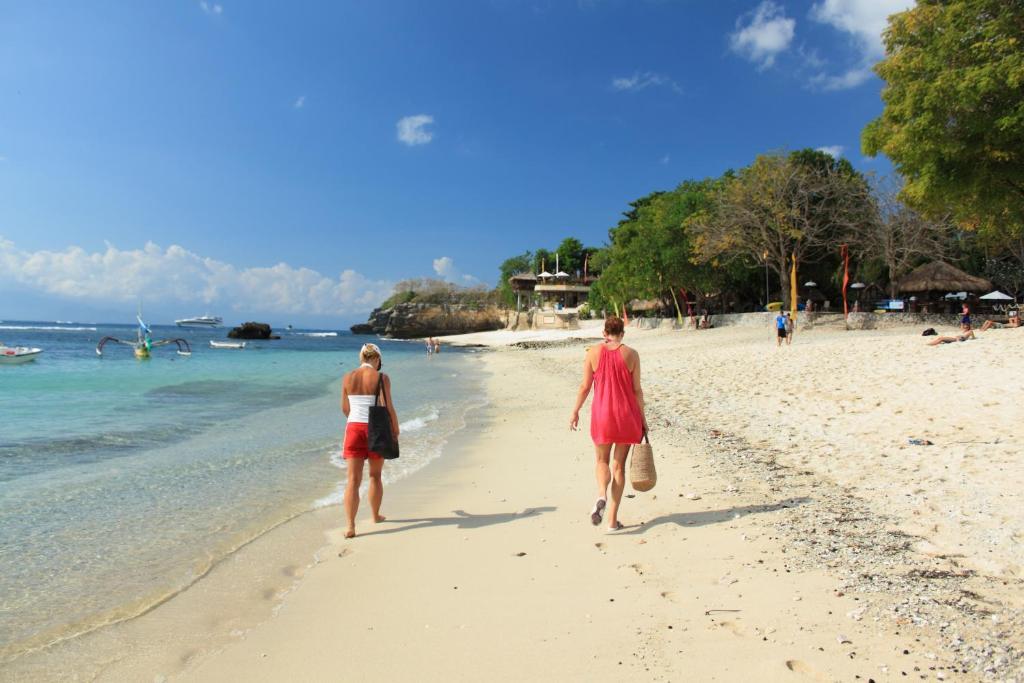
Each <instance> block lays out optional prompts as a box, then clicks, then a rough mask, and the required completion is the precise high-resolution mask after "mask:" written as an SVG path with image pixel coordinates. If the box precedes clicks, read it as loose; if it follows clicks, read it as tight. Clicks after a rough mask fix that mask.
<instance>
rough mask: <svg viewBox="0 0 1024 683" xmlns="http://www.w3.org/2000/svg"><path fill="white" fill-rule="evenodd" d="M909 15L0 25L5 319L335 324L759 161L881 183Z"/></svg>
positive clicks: (162, 16)
mask: <svg viewBox="0 0 1024 683" xmlns="http://www.w3.org/2000/svg"><path fill="white" fill-rule="evenodd" d="M911 1H912V0H820V1H818V2H813V1H810V0H807V1H799V2H798V1H785V0H779V1H777V2H770V1H769V2H747V1H743V2H740V1H732V0H719V1H715V2H711V1H703V0H701V1H698V0H678V1H674V2H673V1H671V0H651V1H644V0H589V1H584V0H580V1H566V2H556V1H554V0H532V1H530V0H527V1H522V2H520V1H515V0H492V1H490V2H485V1H483V0H475V1H469V0H467V1H464V2H441V1H438V2H421V1H420V2H403V1H398V0H394V1H388V2H322V3H320V2H316V3H314V2H296V3H281V2H257V1H254V0H245V1H244V2H243V1H236V0H219V1H217V2H214V1H213V0H205V2H199V1H192V0H179V1H177V2H160V3H125V2H93V3H80V2H66V3H62V2H52V3H22V2H6V1H0V293H5V292H6V293H8V296H5V297H4V303H3V304H0V319H3V318H7V319H11V318H26V317H28V318H37V319H46V318H50V317H58V316H59V317H62V318H67V317H72V318H74V317H76V316H75V313H76V312H77V313H80V314H81V315H80V316H77V317H90V316H93V317H95V316H100V315H113V316H118V318H120V317H124V318H130V317H131V312H132V311H133V310H134V303H133V302H134V301H135V300H136V298H137V296H139V295H140V294H141V295H142V296H143V298H144V299H145V300H146V301H147V307H148V308H149V309H150V310H152V311H154V314H153V315H154V317H156V318H163V319H167V320H169V319H171V318H173V317H179V316H183V315H193V314H197V313H201V312H206V311H210V312H214V313H220V314H221V315H224V316H225V317H226V318H228V319H230V320H237V319H241V318H254V317H255V318H260V317H261V316H262V318H263V319H269V320H272V321H277V322H282V323H283V322H299V323H301V322H307V323H309V324H320V325H330V324H332V323H333V324H334V325H342V324H345V323H348V322H351V321H353V320H355V319H359V318H361V317H363V315H364V314H365V313H366V312H367V311H368V310H369V308H371V307H372V305H373V303H376V302H377V301H379V299H380V298H381V297H382V295H383V294H386V292H387V291H388V290H389V288H390V286H391V284H392V283H393V282H394V281H396V280H399V279H402V278H405V277H412V276H433V275H440V276H443V277H446V278H449V279H452V280H453V281H457V282H473V281H475V280H477V279H478V280H481V281H484V282H486V283H488V284H492V285H493V284H494V281H495V279H496V275H497V266H498V264H499V263H500V262H501V261H502V260H504V258H506V257H508V256H510V255H513V254H516V253H520V252H522V251H524V250H526V249H534V248H537V247H548V248H553V247H554V246H556V245H557V242H558V241H559V240H560V239H561V238H562V237H565V236H569V235H572V236H575V237H578V238H579V239H581V240H583V241H584V243H587V244H591V245H600V244H602V243H603V242H604V240H605V238H606V236H607V230H608V228H609V227H610V226H612V225H614V224H615V222H616V220H617V219H618V215H619V212H620V211H622V210H623V209H624V208H625V207H626V205H627V203H628V202H629V201H630V200H632V199H635V198H636V197H639V196H642V195H644V194H647V193H648V192H650V191H653V190H656V189H667V188H670V187H673V186H674V185H676V184H677V183H678V182H680V181H681V180H684V179H687V178H702V177H706V176H711V175H718V174H720V173H721V172H722V171H724V170H725V169H727V168H730V167H739V166H743V165H745V164H747V163H749V162H750V161H752V160H753V158H754V156H755V155H756V154H758V153H761V152H766V151H770V150H775V149H795V148H801V147H815V148H819V147H828V148H832V149H834V150H841V151H842V153H843V154H844V155H845V156H847V157H848V158H849V159H850V160H851V161H852V162H853V163H854V165H855V166H857V167H859V168H862V169H864V170H875V171H880V172H887V171H888V168H889V166H888V164H887V163H886V162H885V161H884V160H881V159H876V160H866V159H863V158H862V156H861V154H860V151H859V143H858V140H859V135H860V131H861V129H862V128H863V126H864V124H865V123H867V122H868V121H869V120H870V119H871V118H873V117H875V116H877V115H878V113H879V112H880V111H881V101H880V99H879V92H880V88H881V82H880V81H879V80H878V79H877V78H876V77H874V76H873V75H870V72H869V71H868V68H869V67H870V65H871V63H873V62H874V61H877V59H879V58H880V57H881V55H882V53H881V47H880V45H881V44H880V41H879V39H878V34H879V32H880V30H881V28H882V27H883V26H884V18H885V16H886V15H887V14H888V13H889V12H893V11H899V10H901V9H904V8H905V7H906V6H908V5H909V4H910V2H911ZM11 293H15V294H16V295H17V296H10V294H11ZM12 302H13V303H12ZM122 310H123V311H124V313H123V314H122V313H121V311H122Z"/></svg>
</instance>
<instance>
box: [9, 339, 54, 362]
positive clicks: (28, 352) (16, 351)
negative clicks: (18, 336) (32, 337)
mask: <svg viewBox="0 0 1024 683" xmlns="http://www.w3.org/2000/svg"><path fill="white" fill-rule="evenodd" d="M42 352H43V350H42V349H33V348H29V347H27V346H5V345H4V344H3V343H2V342H0V365H19V364H21V363H28V362H30V361H34V360H35V359H36V358H37V357H38V356H39V354H41V353H42Z"/></svg>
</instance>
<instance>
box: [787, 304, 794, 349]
mask: <svg viewBox="0 0 1024 683" xmlns="http://www.w3.org/2000/svg"><path fill="white" fill-rule="evenodd" d="M785 316H786V346H789V345H791V344H792V343H793V331H794V330H795V329H796V321H795V320H793V317H792V316H791V315H790V314H789V311H786V313H785Z"/></svg>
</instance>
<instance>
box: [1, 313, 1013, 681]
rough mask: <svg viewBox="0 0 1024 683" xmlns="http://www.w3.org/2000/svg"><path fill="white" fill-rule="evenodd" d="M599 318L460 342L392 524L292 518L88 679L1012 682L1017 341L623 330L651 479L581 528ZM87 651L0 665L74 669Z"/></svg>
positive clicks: (321, 515)
mask: <svg viewBox="0 0 1024 683" xmlns="http://www.w3.org/2000/svg"><path fill="white" fill-rule="evenodd" d="M595 332H596V330H595V329H593V328H587V329H584V330H582V331H575V332H573V333H558V334H546V335H545V334H536V335H532V336H531V337H529V338H528V336H527V335H517V334H512V333H506V332H498V333H487V334H481V335H473V336H469V335H467V336H466V338H463V339H459V340H458V341H459V342H461V343H471V344H483V345H493V346H495V347H496V348H495V349H494V350H493V351H490V352H487V353H481V354H477V356H476V358H474V359H473V360H472V361H471V362H472V363H474V364H476V363H477V362H479V371H480V372H483V373H486V375H487V381H486V392H487V399H488V403H487V405H486V406H485V407H484V408H481V409H479V410H477V411H475V412H473V413H471V416H470V419H469V420H468V423H469V424H468V426H467V428H466V429H465V430H464V431H463V432H461V433H460V434H459V436H458V438H457V439H456V440H455V441H454V442H453V443H451V444H450V445H449V447H448V449H447V451H446V453H445V455H444V456H443V457H442V458H441V459H439V460H438V461H436V462H434V463H432V464H430V465H429V466H427V467H426V468H425V469H424V470H422V471H421V472H419V473H417V474H415V475H414V476H412V477H410V478H409V479H406V480H404V481H401V482H399V483H398V484H397V485H395V486H392V487H390V488H388V490H387V492H386V496H385V503H384V512H385V514H386V515H387V516H388V518H389V519H388V521H387V522H385V523H382V524H379V525H372V524H370V522H369V520H368V518H367V512H366V510H365V509H364V510H361V511H360V516H361V524H360V527H359V532H360V535H359V536H358V537H357V538H356V539H354V540H350V541H345V540H344V539H342V538H341V533H340V532H341V522H340V519H341V512H340V510H339V509H338V508H337V507H334V506H332V507H329V508H325V509H323V510H318V511H316V512H314V513H310V514H307V515H303V516H300V517H299V518H296V519H294V520H292V521H290V522H288V523H286V524H283V525H282V526H280V527H279V528H278V529H275V530H274V531H273V532H271V533H269V534H267V535H266V536H264V537H261V538H260V539H258V540H257V541H256V542H254V543H252V544H251V545H250V546H248V547H246V548H244V549H243V550H242V551H241V552H239V553H237V554H236V555H235V556H234V557H233V558H232V559H231V560H230V561H229V562H225V563H223V564H222V565H221V566H219V567H217V568H216V570H215V571H213V572H211V574H210V575H209V576H208V577H207V578H205V579H203V580H202V581H200V582H199V583H197V584H196V586H194V587H193V588H192V589H189V590H188V591H186V592H185V593H183V594H182V595H180V596H178V597H176V598H174V599H172V600H170V601H169V602H167V603H165V604H164V605H161V606H159V607H157V608H156V609H154V610H153V611H151V612H150V613H148V614H146V615H144V616H142V617H140V618H138V619H135V620H133V621H132V622H131V623H128V624H124V625H121V626H120V627H118V629H116V630H115V629H108V630H107V632H106V633H101V634H95V635H94V636H91V639H92V640H91V643H92V646H102V647H106V648H108V649H109V651H110V652H111V653H112V654H111V657H110V661H109V663H108V664H107V665H106V666H104V667H103V668H102V669H101V670H99V671H94V672H89V674H88V675H85V676H83V677H85V678H95V679H96V680H166V679H170V680H188V681H222V680H259V681H285V680H308V681H328V680H381V679H392V680H452V679H454V680H479V679H482V678H487V679H492V680H521V679H524V678H532V679H537V680H552V681H555V680H575V679H582V678H584V677H586V678H589V679H596V680H663V681H680V680H695V681H704V680H716V681H751V680H758V681H789V680H817V681H831V680H851V681H852V680H861V681H868V680H872V679H873V680H877V681H883V680H909V679H913V680H985V679H991V680H1004V681H1012V680H1022V679H1024V678H1022V677H1024V670H1022V665H1024V664H1022V659H1021V651H1022V650H1024V626H1022V608H1024V590H1022V588H1024V587H1022V583H1021V578H1022V577H1021V572H1022V569H1021V568H1022V566H1024V562H1022V559H1024V555H1022V552H1021V549H1020V544H1019V541H1020V540H1021V538H1022V534H1024V520H1022V517H1021V515H1020V512H1019V509H1020V502H1019V492H1020V490H1021V484H1022V478H1024V463H1022V462H1021V459H1020V450H1019V448H1018V447H1016V445H1015V442H1014V438H1013V437H1014V431H1015V430H1016V428H1018V427H1019V425H1021V424H1022V423H1024V402H1022V401H1021V400H1020V399H1021V397H1020V390H1019V388H1018V387H1017V386H1016V383H1014V382H1013V379H1012V378H1014V377H1016V376H1019V374H1020V373H1021V372H1024V360H1022V359H1021V357H1020V355H1019V353H1017V350H1018V349H1019V346H1020V344H1021V342H1022V341H1024V331H1022V330H998V331H991V332H988V333H985V334H984V335H981V336H980V338H979V340H977V341H972V342H969V343H964V344H951V345H946V346H941V347H937V348H930V347H926V346H925V345H924V343H925V340H924V339H922V338H921V337H920V336H918V334H919V332H918V331H917V330H913V329H909V328H899V329H893V330H884V331H859V332H846V331H845V330H841V329H834V328H829V327H825V328H818V329H813V330H810V331H807V332H803V331H798V333H797V336H796V338H795V340H794V343H793V345H792V346H791V347H783V348H781V349H777V348H775V344H774V340H773V339H772V337H771V334H770V332H771V330H769V329H767V328H765V329H759V328H725V329H713V330H706V331H699V332H698V331H693V330H686V331H674V330H653V331H645V330H636V329H632V328H631V329H629V330H628V332H627V337H626V342H627V343H630V344H632V345H634V346H635V348H637V349H638V350H639V351H640V354H641V358H642V363H643V373H644V385H645V388H646V392H647V399H648V406H649V417H650V421H651V424H652V440H653V443H654V445H655V453H656V457H657V459H658V460H657V462H658V467H659V483H658V486H657V487H656V488H655V489H654V490H653V491H651V492H650V493H645V494H639V493H635V492H633V491H632V490H630V489H628V488H627V495H629V498H627V499H626V500H624V503H623V508H622V511H621V519H622V520H623V522H624V523H625V524H626V525H627V528H626V529H624V530H623V531H621V532H618V533H608V532H606V531H605V530H604V529H603V528H595V527H593V526H591V524H590V521H589V518H588V512H589V508H590V505H591V504H592V502H593V497H594V494H593V488H594V484H593V473H592V471H593V448H592V445H591V443H590V441H589V437H588V431H587V429H588V420H587V414H586V413H587V411H586V410H585V411H584V413H583V421H582V424H581V431H580V432H576V433H573V432H570V431H568V429H567V423H568V418H569V411H570V409H571V404H572V400H573V396H574V392H575V389H576V386H577V383H578V371H579V366H580V365H581V363H582V356H583V349H584V347H585V344H586V343H589V342H586V341H574V340H573V339H572V338H573V337H593V336H594V335H595ZM940 332H941V331H940ZM519 341H529V342H531V344H532V345H534V346H539V348H527V349H522V348H508V347H507V345H508V344H509V343H515V342H519ZM545 344H551V345H550V346H545ZM468 362H469V361H468ZM474 367H476V366H475V365H474ZM910 438H918V439H927V440H929V441H931V442H933V445H931V446H912V445H910V444H909V443H908V439H910ZM88 646H90V645H89V643H88V642H86V643H84V644H83V643H79V644H77V645H73V646H67V647H65V648H64V652H63V653H62V654H63V655H64V659H63V660H62V661H63V662H65V664H63V665H61V664H55V663H54V662H56V661H57V660H56V659H54V658H53V657H50V656H49V655H47V654H46V653H43V654H42V655H40V656H37V657H34V658H26V660H25V661H22V662H21V663H20V664H18V665H17V666H15V667H12V668H11V669H9V671H10V672H12V673H13V674H14V675H13V678H15V679H25V680H30V679H36V678H46V677H64V678H72V677H73V674H74V673H75V672H74V671H73V670H68V669H64V668H62V666H67V665H68V664H67V663H70V662H73V661H74V658H73V657H72V656H70V655H72V654H73V652H71V651H72V650H73V649H74V648H75V647H88ZM48 657H50V658H49V659H48ZM16 664H17V663H16ZM79 673H81V672H79Z"/></svg>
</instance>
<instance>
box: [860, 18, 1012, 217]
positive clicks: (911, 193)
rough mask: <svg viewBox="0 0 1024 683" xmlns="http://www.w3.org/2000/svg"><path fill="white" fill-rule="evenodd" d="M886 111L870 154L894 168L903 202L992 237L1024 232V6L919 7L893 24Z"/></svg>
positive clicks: (882, 69) (885, 75) (870, 133)
mask: <svg viewBox="0 0 1024 683" xmlns="http://www.w3.org/2000/svg"><path fill="white" fill-rule="evenodd" d="M885 44H886V52H887V55H888V56H887V57H886V58H885V59H884V60H883V61H882V62H879V64H878V65H877V66H876V67H875V71H876V72H877V73H878V75H879V76H880V77H881V78H882V79H884V80H885V82H886V85H885V88H884V90H883V91H882V99H883V101H884V102H885V109H884V110H883V112H882V115H881V116H880V117H878V118H877V119H875V120H874V121H872V122H871V123H869V124H868V126H867V127H866V128H865V129H864V132H863V135H862V138H861V143H862V147H863V149H864V152H865V153H866V154H870V155H876V154H878V153H880V152H882V153H884V154H885V155H886V156H888V157H889V158H890V159H892V161H893V163H894V164H895V166H896V168H897V170H898V171H899V173H900V174H901V175H902V176H903V177H904V179H905V181H906V184H905V186H904V189H903V194H902V196H903V198H904V199H905V200H906V201H907V203H908V204H910V205H911V206H913V207H915V208H917V209H919V210H921V211H923V212H925V213H926V214H928V215H930V216H931V217H933V218H938V217H941V216H944V215H946V214H948V213H952V215H953V217H954V219H955V220H956V221H957V222H958V223H960V224H962V225H964V226H967V227H970V228H974V229H979V230H981V231H982V232H990V233H1004V234H1006V233H1008V234H1010V235H1011V236H1017V235H1020V234H1021V233H1022V232H1024V4H1022V3H1021V2H1020V0H918V2H917V5H916V6H915V7H913V8H911V9H909V10H907V11H905V12H901V13H899V14H894V15H893V16H892V17H890V18H889V27H888V29H887V30H886V32H885Z"/></svg>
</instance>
